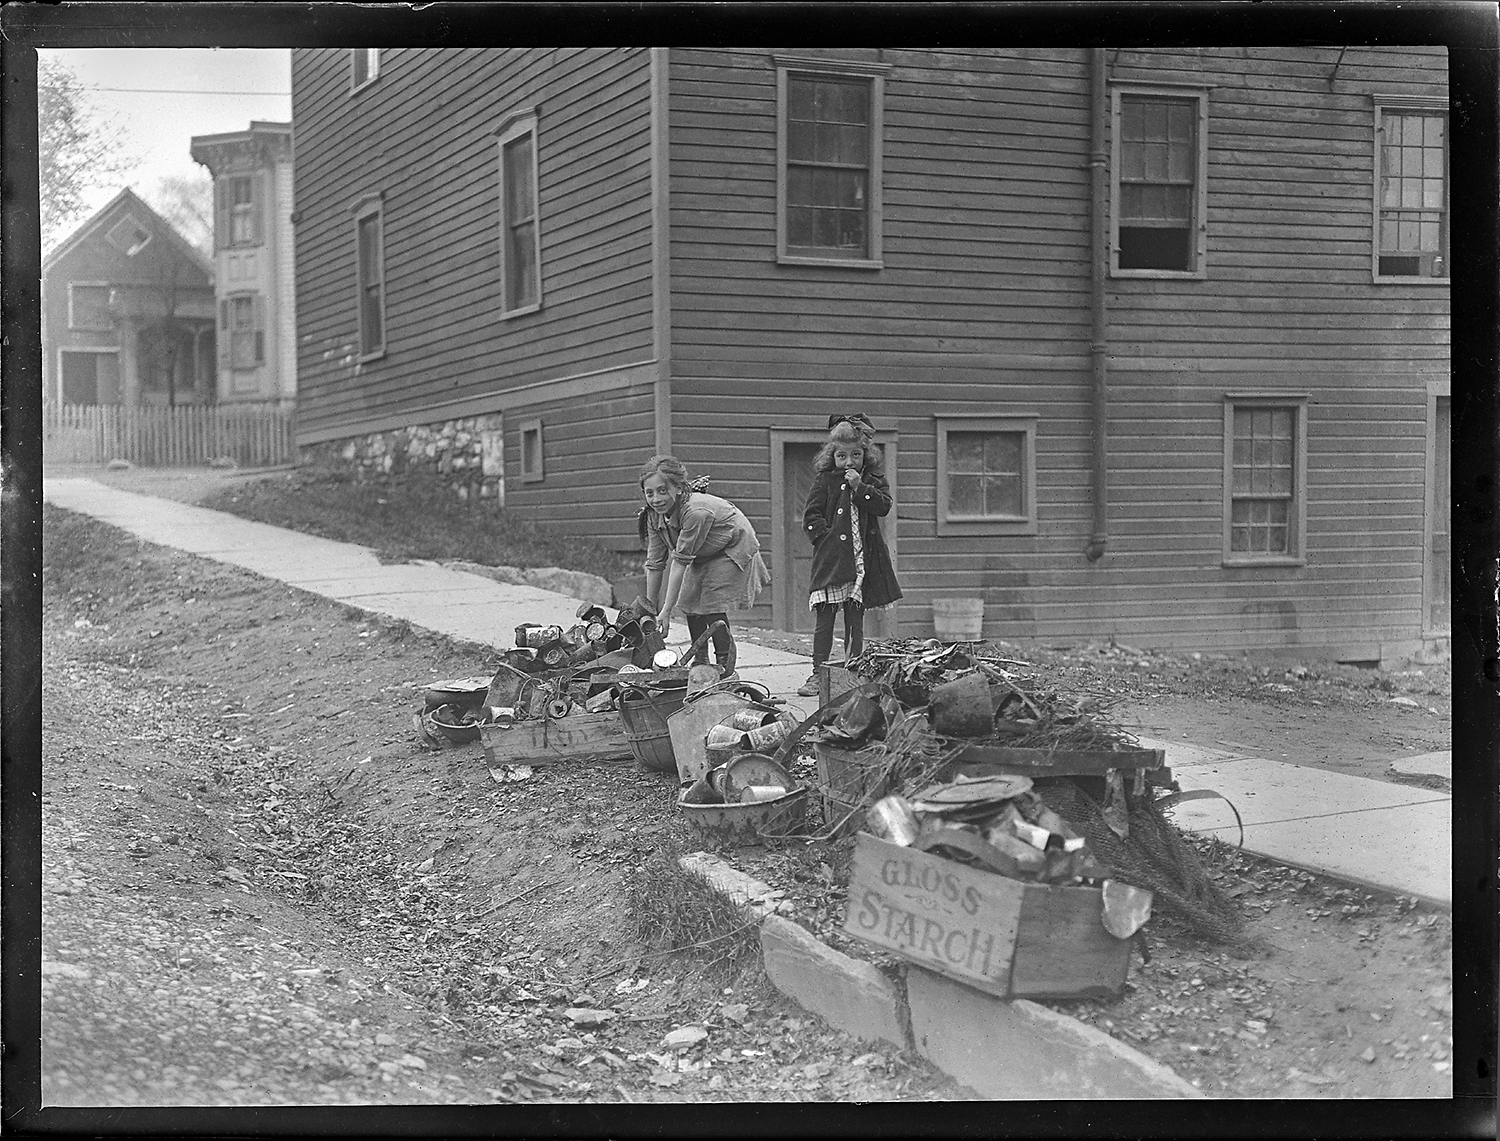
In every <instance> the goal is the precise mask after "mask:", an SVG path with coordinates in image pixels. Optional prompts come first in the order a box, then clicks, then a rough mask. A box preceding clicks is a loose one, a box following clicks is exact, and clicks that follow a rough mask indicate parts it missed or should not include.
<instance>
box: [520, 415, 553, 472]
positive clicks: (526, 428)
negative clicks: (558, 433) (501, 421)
mask: <svg viewBox="0 0 1500 1141" xmlns="http://www.w3.org/2000/svg"><path fill="white" fill-rule="evenodd" d="M519 428H520V433H521V434H520V445H521V446H520V448H519V449H518V453H517V454H518V455H519V456H520V463H521V482H522V483H541V482H542V481H543V480H544V479H546V477H547V461H546V455H545V451H544V441H545V436H543V434H542V422H541V420H540V419H536V418H533V419H531V420H523V421H521V423H520V425H519ZM528 436H535V437H536V450H535V451H534V452H533V453H532V454H531V458H533V459H535V460H536V463H535V464H534V465H533V466H531V467H528V466H527V458H528V457H527V447H526V439H527V437H528Z"/></svg>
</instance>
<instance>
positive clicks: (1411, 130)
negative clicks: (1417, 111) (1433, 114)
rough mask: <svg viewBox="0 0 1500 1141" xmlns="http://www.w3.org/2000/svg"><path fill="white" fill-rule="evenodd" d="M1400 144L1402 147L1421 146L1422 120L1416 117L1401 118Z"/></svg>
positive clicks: (1403, 116) (1404, 116) (1406, 116)
mask: <svg viewBox="0 0 1500 1141" xmlns="http://www.w3.org/2000/svg"><path fill="white" fill-rule="evenodd" d="M1401 143H1402V145H1403V146H1408V147H1419V146H1421V145H1422V119H1421V117H1420V116H1418V115H1402V116H1401Z"/></svg>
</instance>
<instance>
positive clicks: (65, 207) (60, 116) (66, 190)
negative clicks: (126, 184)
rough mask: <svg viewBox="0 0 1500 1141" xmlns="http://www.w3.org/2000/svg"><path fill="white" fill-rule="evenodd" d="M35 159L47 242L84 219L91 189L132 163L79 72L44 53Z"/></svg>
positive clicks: (39, 77) (39, 64)
mask: <svg viewBox="0 0 1500 1141" xmlns="http://www.w3.org/2000/svg"><path fill="white" fill-rule="evenodd" d="M37 163H38V168H39V170H38V173H39V175H40V178H41V207H42V218H41V221H42V244H43V245H44V246H50V245H52V244H53V243H54V242H55V241H56V240H57V239H58V238H59V237H61V236H62V235H63V234H64V233H66V231H67V230H68V229H70V228H71V227H72V225H74V224H75V223H77V222H79V221H81V220H82V215H83V213H84V203H85V201H86V199H87V196H88V193H89V191H91V190H93V189H95V188H96V187H99V186H104V185H107V184H108V183H110V182H114V181H117V180H119V179H121V178H122V177H123V175H124V174H125V172H126V171H127V170H128V169H129V167H130V165H131V164H129V163H128V162H127V161H126V160H125V158H124V156H123V155H122V154H121V153H120V141H119V138H118V136H117V135H116V134H115V133H114V131H113V129H112V128H111V126H110V124H108V123H106V122H104V121H102V120H101V119H99V117H98V116H97V115H96V113H95V112H94V110H93V108H92V107H91V106H90V105H89V103H88V99H87V97H86V95H85V92H84V87H83V85H82V84H81V83H79V82H78V77H77V76H75V75H74V74H73V73H72V72H71V71H69V70H68V68H67V67H65V66H64V65H63V64H61V63H59V62H58V61H57V60H55V59H50V58H48V57H47V55H46V54H45V53H44V54H43V55H42V56H41V58H40V59H39V60H38V61H37Z"/></svg>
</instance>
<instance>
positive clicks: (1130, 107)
mask: <svg viewBox="0 0 1500 1141" xmlns="http://www.w3.org/2000/svg"><path fill="white" fill-rule="evenodd" d="M1144 133H1145V112H1144V111H1143V110H1142V107H1141V101H1140V100H1139V99H1121V100H1120V138H1121V139H1122V140H1129V141H1131V142H1134V141H1136V140H1139V139H1141V138H1143V137H1144Z"/></svg>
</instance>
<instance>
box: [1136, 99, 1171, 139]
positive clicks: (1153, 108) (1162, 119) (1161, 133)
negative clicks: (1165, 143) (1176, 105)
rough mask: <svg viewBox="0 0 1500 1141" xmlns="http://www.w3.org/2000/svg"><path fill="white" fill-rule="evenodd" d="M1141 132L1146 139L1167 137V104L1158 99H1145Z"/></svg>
mask: <svg viewBox="0 0 1500 1141" xmlns="http://www.w3.org/2000/svg"><path fill="white" fill-rule="evenodd" d="M1142 134H1143V135H1144V136H1145V137H1146V138H1148V139H1165V138H1166V137H1167V105H1166V104H1165V103H1163V102H1161V101H1160V100H1159V99H1151V100H1147V101H1146V105H1145V123H1144V127H1143V130H1142Z"/></svg>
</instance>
